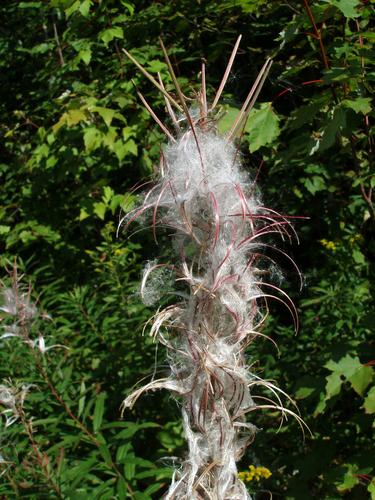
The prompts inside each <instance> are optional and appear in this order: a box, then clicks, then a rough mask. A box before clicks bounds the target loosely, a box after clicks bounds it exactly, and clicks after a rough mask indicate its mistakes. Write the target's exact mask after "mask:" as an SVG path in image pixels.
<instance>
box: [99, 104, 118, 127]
mask: <svg viewBox="0 0 375 500" xmlns="http://www.w3.org/2000/svg"><path fill="white" fill-rule="evenodd" d="M93 111H96V112H97V113H99V115H100V116H101V117H102V118H103V120H104V122H105V124H106V125H107V127H109V126H110V125H111V122H112V120H113V117H114V116H115V114H116V111H115V110H114V109H109V108H103V107H102V106H95V107H94V108H93Z"/></svg>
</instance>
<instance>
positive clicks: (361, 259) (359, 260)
mask: <svg viewBox="0 0 375 500" xmlns="http://www.w3.org/2000/svg"><path fill="white" fill-rule="evenodd" d="M352 255H353V259H354V262H355V263H356V264H366V259H365V256H364V255H363V253H362V252H361V251H360V250H358V249H357V248H355V249H354V250H353V251H352Z"/></svg>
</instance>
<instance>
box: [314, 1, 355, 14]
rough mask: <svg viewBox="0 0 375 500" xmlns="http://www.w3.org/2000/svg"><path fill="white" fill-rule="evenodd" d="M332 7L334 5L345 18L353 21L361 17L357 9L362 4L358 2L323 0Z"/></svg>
mask: <svg viewBox="0 0 375 500" xmlns="http://www.w3.org/2000/svg"><path fill="white" fill-rule="evenodd" d="M323 1H324V2H326V3H329V4H330V5H334V6H335V7H337V8H338V9H339V10H340V11H341V12H342V13H343V14H344V16H345V17H348V18H350V19H353V18H355V17H359V16H360V13H359V11H358V10H357V8H358V7H359V6H360V2H359V1H358V0H323Z"/></svg>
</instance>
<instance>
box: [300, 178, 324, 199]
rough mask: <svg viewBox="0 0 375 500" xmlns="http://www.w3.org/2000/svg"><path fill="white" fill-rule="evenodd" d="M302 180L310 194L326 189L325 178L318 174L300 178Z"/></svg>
mask: <svg viewBox="0 0 375 500" xmlns="http://www.w3.org/2000/svg"><path fill="white" fill-rule="evenodd" d="M302 182H303V184H304V185H305V187H306V189H307V190H308V191H309V192H310V193H311V194H312V195H314V194H315V193H317V192H318V191H324V190H325V189H327V185H326V183H325V180H324V179H323V177H321V176H320V175H313V176H312V177H310V178H307V179H302Z"/></svg>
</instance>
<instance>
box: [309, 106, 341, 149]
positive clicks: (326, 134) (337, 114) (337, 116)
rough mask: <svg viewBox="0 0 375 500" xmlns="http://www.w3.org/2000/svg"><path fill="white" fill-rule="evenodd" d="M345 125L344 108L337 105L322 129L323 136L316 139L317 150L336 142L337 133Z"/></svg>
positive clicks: (326, 147)
mask: <svg viewBox="0 0 375 500" xmlns="http://www.w3.org/2000/svg"><path fill="white" fill-rule="evenodd" d="M345 126H346V114H345V110H344V109H343V108H342V107H341V106H337V108H336V109H335V111H334V113H333V116H332V119H331V120H330V121H329V122H328V125H327V126H326V128H325V129H324V130H323V137H322V139H321V140H319V141H318V147H317V150H318V151H319V152H320V151H325V150H326V149H328V148H330V147H331V146H333V144H334V143H335V142H336V138H337V134H339V133H340V132H341V130H342V129H343V128H345ZM314 152H315V151H314Z"/></svg>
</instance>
